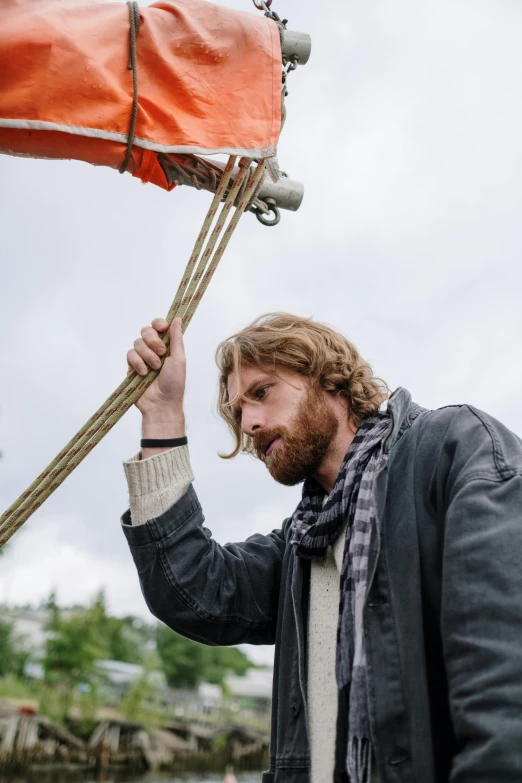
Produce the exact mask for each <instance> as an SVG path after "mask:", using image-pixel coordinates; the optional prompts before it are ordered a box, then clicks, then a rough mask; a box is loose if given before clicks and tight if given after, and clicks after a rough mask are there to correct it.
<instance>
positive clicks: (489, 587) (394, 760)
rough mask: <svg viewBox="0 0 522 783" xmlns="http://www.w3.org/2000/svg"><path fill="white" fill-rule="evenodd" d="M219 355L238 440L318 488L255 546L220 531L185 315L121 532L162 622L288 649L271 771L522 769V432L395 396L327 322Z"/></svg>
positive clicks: (453, 779)
mask: <svg viewBox="0 0 522 783" xmlns="http://www.w3.org/2000/svg"><path fill="white" fill-rule="evenodd" d="M167 328H168V327H167V324H166V322H165V321H162V320H161V319H157V320H155V321H153V322H152V327H146V328H145V329H143V330H142V337H141V339H139V340H137V341H136V343H135V346H134V349H133V350H132V351H129V353H128V357H127V358H128V362H129V366H130V367H131V368H134V369H135V370H137V371H138V372H139V373H141V374H143V375H144V374H146V373H147V371H148V368H149V367H154V368H159V367H160V357H161V356H162V355H163V354H164V353H165V348H164V346H163V343H162V341H161V340H160V338H159V333H161V332H164V331H165V330H166V329H167ZM217 361H218V366H219V369H220V391H219V409H220V412H221V414H222V416H223V418H224V419H225V421H226V422H227V424H228V425H229V427H230V428H231V430H232V433H233V435H234V437H235V449H234V451H233V452H232V454H231V455H228V456H234V455H236V454H237V453H238V452H240V451H246V452H251V453H253V454H255V455H256V456H258V457H259V458H260V459H261V460H262V461H263V462H264V463H265V465H266V467H267V468H268V470H269V471H270V473H271V474H272V476H273V477H274V478H275V479H276V481H280V482H282V483H284V484H296V483H298V482H304V485H303V498H302V501H301V503H300V504H299V506H298V507H297V509H296V510H295V511H294V513H293V515H292V516H291V517H289V518H288V519H286V520H285V521H284V522H283V525H282V528H281V529H279V530H276V531H274V532H273V533H271V534H270V535H267V536H263V535H255V536H252V537H251V538H249V539H248V540H247V541H246V542H244V543H240V544H227V545H226V546H220V545H218V544H217V543H216V542H215V541H214V540H213V539H212V537H211V533H210V532H209V531H208V530H206V529H205V528H204V527H203V514H202V511H201V508H200V505H199V503H198V500H197V497H196V494H195V492H194V490H193V488H192V486H191V482H192V480H193V476H192V472H191V469H190V463H189V457H188V449H187V446H186V445H183V444H184V441H183V440H182V441H181V445H179V443H180V442H179V439H180V438H181V439H183V437H184V435H185V422H184V416H183V408H182V404H183V392H184V386H185V356H184V351H183V345H182V338H181V328H180V323H179V321H175V322H174V324H173V326H172V327H171V355H170V357H168V358H167V359H165V361H164V365H163V368H162V370H161V372H160V374H159V376H158V377H157V378H156V380H155V381H154V383H153V384H152V385H151V386H150V387H149V389H148V390H147V392H146V393H145V394H144V395H143V397H142V398H141V400H140V401H139V402H138V407H139V409H140V410H141V412H142V414H143V437H144V439H145V440H144V441H142V451H141V453H140V455H138V457H137V458H135V459H134V460H130V461H129V462H127V463H126V464H125V470H126V474H127V477H128V481H129V488H130V506H131V508H130V512H127V513H126V514H125V516H124V517H123V528H124V531H125V535H126V536H127V539H128V542H129V545H130V548H131V552H132V555H133V557H134V560H135V563H136V567H137V569H138V573H139V577H140V581H141V586H142V589H143V593H144V595H145V598H146V601H147V603H148V605H149V607H150V609H151V611H152V612H153V613H154V614H155V615H156V616H157V617H158V618H159V619H160V620H162V621H163V622H165V623H166V624H167V625H170V626H171V627H172V628H174V629H175V630H176V631H178V632H179V633H182V634H184V635H186V636H188V637H190V638H191V639H195V640H197V641H201V642H205V643H207V644H217V645H226V644H238V643H240V642H250V643H253V644H274V643H275V669H274V698H273V713H272V736H271V764H270V771H269V772H268V773H265V778H264V780H265V783H271V782H272V781H273V782H274V783H305V782H306V783H308V781H309V780H311V783H330V781H332V780H335V781H339V782H341V781H343V782H344V781H350V783H366V781H369V780H380V781H381V783H398V782H399V781H408V782H410V781H411V782H412V783H413V782H416V783H478V781H481V783H484V782H485V781H488V782H490V783H503V782H504V781H520V780H522V565H521V564H522V475H521V474H522V442H521V441H520V440H519V439H518V438H517V437H516V436H515V435H513V434H512V433H511V432H510V431H509V430H507V429H506V428H505V427H504V426H503V425H502V424H500V423H499V422H497V421H495V420H494V419H492V418H491V417H490V416H488V415H486V414H484V413H482V412H481V411H478V410H476V409H474V408H472V407H470V406H468V405H459V406H452V407H448V408H443V409H441V410H438V411H428V410H426V409H424V408H421V407H420V406H418V405H416V404H414V403H413V402H412V401H411V398H410V395H409V394H408V392H406V391H405V390H404V389H398V390H397V391H396V392H395V393H394V394H393V395H391V397H390V399H389V401H388V404H387V407H386V410H384V407H385V406H384V403H385V400H386V398H387V396H388V395H387V392H386V387H385V386H384V384H383V383H382V382H380V381H379V380H378V379H376V378H374V376H373V374H372V371H371V369H370V367H369V365H368V364H366V362H364V360H363V359H362V358H361V357H360V355H359V354H358V352H357V350H356V348H355V347H354V346H353V345H352V344H351V343H349V342H348V340H346V339H345V338H344V337H343V336H342V335H340V334H339V333H337V332H335V331H334V330H332V329H330V328H328V327H326V326H323V325H322V324H318V323H316V322H314V321H312V320H311V319H305V318H299V317H295V316H290V315H286V314H273V315H268V316H265V317H263V318H260V319H258V320H257V321H256V322H254V323H253V324H252V325H251V326H249V327H247V328H246V329H244V330H243V331H242V332H239V333H238V334H236V335H234V336H233V337H231V338H230V339H229V340H226V341H225V342H224V343H222V344H221V345H220V346H219V348H218V353H217ZM171 439H173V442H172V440H171ZM158 440H159V441H160V442H159V443H158ZM164 440H166V441H167V442H162V441H164Z"/></svg>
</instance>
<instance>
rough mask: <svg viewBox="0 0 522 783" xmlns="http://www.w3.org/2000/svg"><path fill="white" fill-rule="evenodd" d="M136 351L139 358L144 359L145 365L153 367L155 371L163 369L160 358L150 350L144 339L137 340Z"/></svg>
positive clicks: (135, 343) (135, 342) (135, 341)
mask: <svg viewBox="0 0 522 783" xmlns="http://www.w3.org/2000/svg"><path fill="white" fill-rule="evenodd" d="M134 350H135V351H136V353H137V354H138V356H139V357H140V358H141V359H143V361H144V362H145V364H148V365H149V367H152V369H153V370H159V368H160V367H161V362H160V360H159V358H158V355H157V354H156V353H155V352H154V351H153V350H152V349H151V348H149V346H148V345H147V343H146V342H145V341H144V340H143V338H141V337H139V338H138V339H137V340H134Z"/></svg>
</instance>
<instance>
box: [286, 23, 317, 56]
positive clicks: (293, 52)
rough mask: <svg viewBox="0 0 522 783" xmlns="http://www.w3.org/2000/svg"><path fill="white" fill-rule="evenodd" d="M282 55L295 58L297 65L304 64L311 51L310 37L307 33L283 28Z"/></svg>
mask: <svg viewBox="0 0 522 783" xmlns="http://www.w3.org/2000/svg"><path fill="white" fill-rule="evenodd" d="M282 51H283V57H286V59H287V60H295V61H296V62H297V63H298V64H299V65H306V63H307V62H308V60H309V58H310V52H311V51H312V39H311V38H310V36H309V35H308V33H297V32H295V31H294V30H287V29H286V28H285V29H284V30H283V46H282Z"/></svg>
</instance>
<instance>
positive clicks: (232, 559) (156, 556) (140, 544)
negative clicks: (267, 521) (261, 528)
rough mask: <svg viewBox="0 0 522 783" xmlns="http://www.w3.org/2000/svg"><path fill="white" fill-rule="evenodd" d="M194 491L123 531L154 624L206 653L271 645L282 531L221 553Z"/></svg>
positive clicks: (126, 523) (127, 520) (127, 523)
mask: <svg viewBox="0 0 522 783" xmlns="http://www.w3.org/2000/svg"><path fill="white" fill-rule="evenodd" d="M203 522H204V516H203V512H202V510H201V506H200V504H199V501H198V499H197V496H196V493H195V492H194V489H193V487H192V486H190V488H189V489H188V491H187V493H186V494H185V495H183V497H182V498H181V499H180V500H179V501H178V502H177V503H175V504H174V505H173V506H172V507H171V508H170V509H169V510H168V511H167V512H166V513H164V514H163V515H162V516H160V517H157V518H156V519H152V520H149V521H148V522H147V523H146V524H144V525H139V526H133V525H132V524H131V519H130V514H129V512H128V511H127V512H126V514H125V515H124V516H123V518H122V526H123V531H124V533H125V536H126V538H127V541H128V544H129V547H130V550H131V553H132V556H133V558H134V563H135V565H136V568H137V570H138V576H139V579H140V584H141V589H142V592H143V595H144V597H145V601H146V602H147V605H148V607H149V609H150V611H151V612H152V614H154V615H155V616H156V617H157V618H158V619H159V620H161V621H162V622H164V623H165V624H166V625H168V626H170V627H171V628H172V629H174V630H175V631H177V632H178V633H180V634H183V635H184V636H187V637H189V638H190V639H193V640H195V641H198V642H203V643H205V644H210V645H230V644H239V643H241V642H249V643H250V644H273V643H274V641H275V629H276V621H277V605H278V599H279V588H280V581H281V569H282V561H283V553H284V550H285V540H284V532H283V530H279V531H274V532H273V533H270V534H269V535H267V536H264V535H254V536H251V537H250V538H248V539H247V540H246V541H245V542H243V543H239V544H226V545H225V546H221V545H220V544H218V543H217V542H216V541H214V540H213V538H212V534H211V532H210V531H209V530H207V529H206V528H205V527H203Z"/></svg>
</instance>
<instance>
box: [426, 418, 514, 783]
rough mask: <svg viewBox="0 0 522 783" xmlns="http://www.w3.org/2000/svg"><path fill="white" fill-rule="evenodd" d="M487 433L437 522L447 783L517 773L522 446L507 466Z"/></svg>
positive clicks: (503, 779)
mask: <svg viewBox="0 0 522 783" xmlns="http://www.w3.org/2000/svg"><path fill="white" fill-rule="evenodd" d="M483 432H485V430H483ZM475 433H476V429H475ZM501 434H502V433H501ZM493 435H494V437H493V439H492V438H491V432H490V433H489V434H487V433H486V436H485V437H484V438H481V439H479V441H480V442H475V448H476V451H475V454H474V455H472V456H471V458H470V460H469V462H468V466H467V468H468V469H466V470H464V471H463V473H464V474H465V475H464V476H463V473H462V472H460V480H457V481H455V482H454V483H453V484H452V486H450V496H449V498H448V505H447V510H446V518H445V538H444V545H443V571H442V575H443V581H442V612H441V626H442V640H443V650H444V658H445V664H446V671H447V680H448V688H449V699H450V710H451V715H452V721H453V728H454V731H455V734H456V738H457V746H458V748H459V750H458V752H457V754H456V755H455V757H454V759H453V764H452V769H451V774H450V779H449V780H450V783H478V781H491V783H493V782H494V783H507V781H511V782H512V783H514V782H515V781H519V780H520V779H521V776H522V476H521V470H520V464H521V461H522V457H521V455H522V450H521V449H520V447H517V446H516V445H515V448H514V451H515V452H516V451H518V454H513V455H512V456H513V457H514V459H513V461H511V462H510V464H507V463H506V462H505V461H504V457H503V455H504V453H505V452H503V451H502V450H501V449H497V447H498V446H499V445H500V440H498V437H497V436H498V433H497V434H495V433H494V432H493ZM510 435H511V433H510ZM495 438H497V441H496V442H495ZM511 443H512V445H513V444H514V441H513V440H512V441H511ZM471 468H473V469H471ZM450 484H451V482H450Z"/></svg>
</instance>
